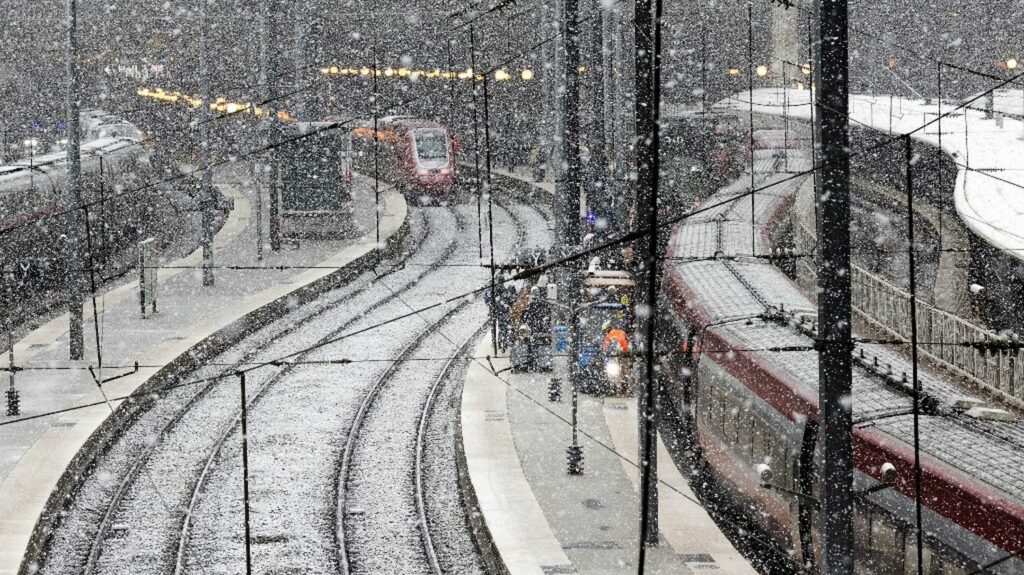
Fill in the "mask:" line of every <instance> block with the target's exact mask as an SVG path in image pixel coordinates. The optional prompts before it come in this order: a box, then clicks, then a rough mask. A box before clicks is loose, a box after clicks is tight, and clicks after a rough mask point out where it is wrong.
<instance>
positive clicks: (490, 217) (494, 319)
mask: <svg viewBox="0 0 1024 575" xmlns="http://www.w3.org/2000/svg"><path fill="white" fill-rule="evenodd" d="M473 73H474V74H475V73H476V71H475V70H474V72H473ZM487 86H488V81H487V76H484V148H485V151H486V156H485V157H486V159H487V184H486V185H485V187H484V190H485V191H486V192H487V244H488V245H489V246H490V248H491V302H492V309H497V305H498V300H497V298H498V290H497V286H496V284H495V278H494V272H495V269H494V190H493V189H491V128H490V125H491V115H490V109H491V99H490V92H489V90H488V88H487ZM491 341H492V342H493V343H494V355H495V356H497V355H498V316H497V314H493V313H492V314H491Z"/></svg>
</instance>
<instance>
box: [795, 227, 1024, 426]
mask: <svg viewBox="0 0 1024 575" xmlns="http://www.w3.org/2000/svg"><path fill="white" fill-rule="evenodd" d="M795 212H796V213H795V215H794V232H795V236H796V237H795V239H796V243H797V249H798V250H802V249H808V248H810V247H812V246H813V245H814V243H815V240H814V233H813V232H812V231H811V229H808V228H809V226H808V225H807V224H808V222H806V221H805V219H804V218H801V217H800V215H799V210H796V211H795ZM804 253H810V252H809V251H807V252H804ZM802 263H804V264H805V266H806V267H803V268H802V269H801V272H804V273H801V274H800V275H801V276H805V275H806V276H808V277H810V278H811V280H810V282H811V284H810V285H812V286H813V283H814V280H813V274H814V271H815V270H814V266H813V261H810V260H808V261H806V262H802ZM852 269H853V273H852V276H851V281H852V284H853V285H852V290H853V293H852V294H851V295H852V298H853V311H854V313H855V314H857V315H858V316H860V317H861V318H863V319H864V320H865V321H867V322H868V323H869V324H871V325H873V326H875V327H876V328H878V329H880V330H882V331H884V332H885V333H887V334H889V335H890V336H891V337H893V338H896V339H901V340H904V341H908V342H909V341H910V294H909V293H908V292H906V291H904V290H902V289H900V288H898V287H896V286H895V285H893V284H891V283H889V282H888V281H886V280H884V279H882V278H880V277H878V276H877V275H874V274H872V273H871V272H869V271H867V270H865V269H864V268H861V267H859V266H856V265H855V266H852ZM808 271H809V272H810V274H807V273H806V272H808ZM800 283H801V285H803V286H804V287H808V286H807V284H806V282H804V281H801V282H800ZM812 292H813V290H812ZM917 334H918V337H917V339H918V351H919V353H921V354H922V355H923V356H924V357H927V358H928V359H930V360H932V361H933V362H935V363H936V364H938V365H939V366H941V367H943V368H945V369H947V370H949V371H950V372H952V373H954V374H956V375H958V376H961V377H963V378H965V379H966V380H968V381H969V382H971V383H972V384H974V385H976V386H978V387H980V388H982V389H985V390H988V391H993V392H997V393H999V394H1001V395H1003V396H1006V397H1008V398H1009V399H1010V401H1011V402H1012V403H1015V404H1016V405H1018V406H1024V350H1021V349H1012V348H1009V347H1010V346H1008V349H997V348H998V344H999V342H1002V341H1004V340H1005V338H1004V337H1001V336H1000V335H999V334H997V333H995V332H993V331H991V330H988V329H986V328H984V327H982V326H980V325H978V324H976V323H973V322H971V321H968V320H966V319H963V318H961V317H958V316H956V315H954V314H952V313H949V312H946V311H943V310H941V309H938V308H936V307H934V306H932V305H931V304H928V303H926V302H924V301H921V300H920V299H918V300H917ZM985 343H988V344H991V345H988V346H982V345H975V344H985ZM983 348H987V349H983Z"/></svg>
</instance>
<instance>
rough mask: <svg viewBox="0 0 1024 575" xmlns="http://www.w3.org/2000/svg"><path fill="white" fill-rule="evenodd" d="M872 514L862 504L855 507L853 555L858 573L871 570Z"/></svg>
mask: <svg viewBox="0 0 1024 575" xmlns="http://www.w3.org/2000/svg"><path fill="white" fill-rule="evenodd" d="M869 521H870V515H868V512H867V511H866V510H864V509H863V508H862V507H861V506H859V505H858V506H855V507H854V508H853V557H854V563H855V565H854V566H855V568H856V569H855V570H856V571H857V572H858V573H862V572H870V571H871V570H870V569H869V567H870V566H871V564H872V563H871V549H870V547H871V538H870V535H871V532H870V531H869V529H870V527H869Z"/></svg>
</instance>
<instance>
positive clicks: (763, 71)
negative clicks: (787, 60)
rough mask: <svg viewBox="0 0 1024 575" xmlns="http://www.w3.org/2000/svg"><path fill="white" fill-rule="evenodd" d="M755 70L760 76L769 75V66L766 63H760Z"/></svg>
mask: <svg viewBox="0 0 1024 575" xmlns="http://www.w3.org/2000/svg"><path fill="white" fill-rule="evenodd" d="M754 72H755V73H756V74H757V75H758V76H760V77H762V78H764V77H765V76H767V75H768V66H765V65H764V64H760V65H759V66H758V67H757V68H756V69H755V70H754Z"/></svg>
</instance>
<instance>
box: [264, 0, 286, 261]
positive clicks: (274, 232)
mask: <svg viewBox="0 0 1024 575" xmlns="http://www.w3.org/2000/svg"><path fill="white" fill-rule="evenodd" d="M262 2H263V5H262V8H263V27H262V29H261V30H260V83H261V84H262V85H263V102H264V103H263V106H262V118H263V127H262V129H263V147H264V148H269V147H270V146H271V145H273V144H276V143H278V142H279V141H280V138H281V136H280V134H281V128H280V125H279V123H278V121H277V98H278V89H277V78H278V76H279V74H278V58H277V49H276V46H277V13H278V10H277V8H278V6H277V3H278V0H262ZM265 161H266V170H264V171H265V173H266V177H267V180H266V181H267V189H268V191H269V194H270V249H271V250H272V251H275V252H276V251H279V250H280V249H281V190H280V170H281V164H280V162H279V161H278V155H277V152H276V151H274V150H267V152H266V159H265Z"/></svg>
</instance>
